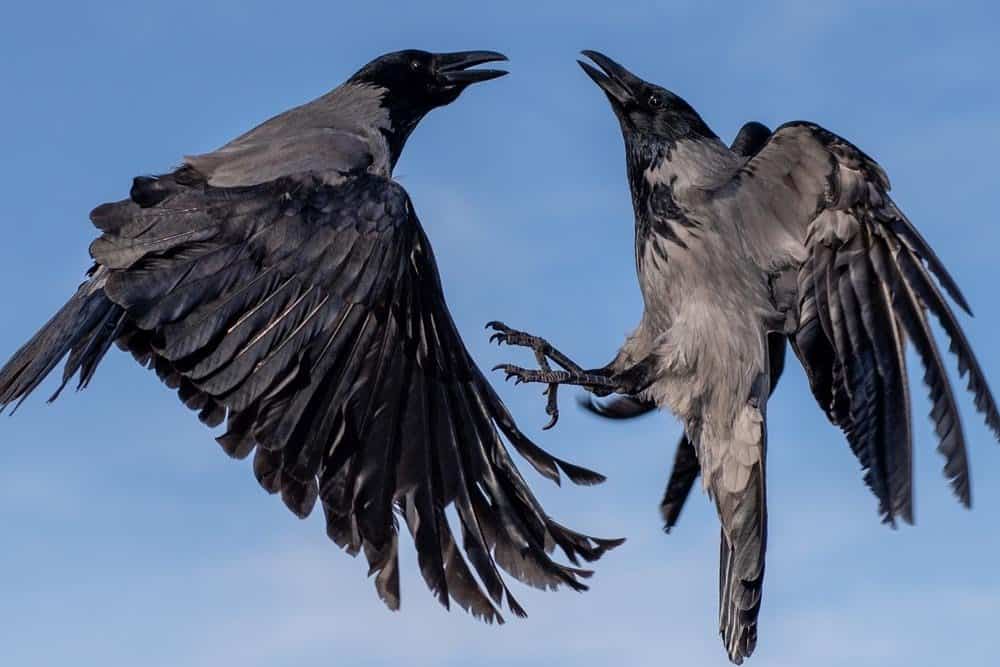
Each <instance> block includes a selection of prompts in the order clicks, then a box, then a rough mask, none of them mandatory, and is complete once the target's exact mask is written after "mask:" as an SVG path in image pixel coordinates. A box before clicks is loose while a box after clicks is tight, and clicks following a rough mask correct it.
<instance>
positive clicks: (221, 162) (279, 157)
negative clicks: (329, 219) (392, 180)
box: [184, 128, 374, 188]
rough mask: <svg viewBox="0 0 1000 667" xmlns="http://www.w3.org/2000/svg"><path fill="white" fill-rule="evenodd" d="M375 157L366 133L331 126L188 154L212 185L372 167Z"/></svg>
mask: <svg viewBox="0 0 1000 667" xmlns="http://www.w3.org/2000/svg"><path fill="white" fill-rule="evenodd" d="M373 160H374V158H373V152H372V148H371V146H370V144H369V142H368V141H367V140H366V138H364V137H363V136H361V135H359V134H357V133H354V132H347V131H343V130H333V129H326V128H318V129H313V130H306V131H304V132H301V133H299V134H295V135H292V136H283V137H281V136H279V137H276V138H265V139H254V138H248V140H245V141H237V142H233V143H231V144H228V145H226V146H223V147H222V148H220V149H219V150H217V151H213V152H211V153H202V154H201V155H189V156H186V157H185V158H184V161H185V162H186V163H187V164H189V165H190V166H192V167H194V168H195V169H197V170H198V171H199V172H200V173H202V174H204V175H205V178H206V180H207V181H208V183H209V185H212V186H214V187H220V188H230V187H242V186H251V185H259V184H261V183H266V182H268V181H273V180H276V179H278V178H283V177H285V176H291V175H293V174H303V173H314V174H330V175H338V174H346V173H348V172H351V171H356V170H364V169H367V168H368V167H369V166H370V165H371V164H372V162H373ZM326 180H328V181H329V180H331V179H329V178H328V179H326Z"/></svg>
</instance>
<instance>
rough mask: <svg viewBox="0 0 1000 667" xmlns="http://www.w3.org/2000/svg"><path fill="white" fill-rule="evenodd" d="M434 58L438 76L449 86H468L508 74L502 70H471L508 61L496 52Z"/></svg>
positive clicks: (460, 53) (464, 53) (441, 54)
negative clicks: (487, 64)
mask: <svg viewBox="0 0 1000 667" xmlns="http://www.w3.org/2000/svg"><path fill="white" fill-rule="evenodd" d="M434 58H435V64H436V66H437V73H438V75H439V76H440V77H441V79H442V80H443V81H444V82H445V83H446V84H448V85H460V86H468V85H469V84H473V83H479V82H480V81H489V80H490V79H496V78H499V77H501V76H503V75H504V74H507V72H506V70H502V69H472V70H470V69H469V68H470V67H475V66H476V65H482V64H483V63H492V62H500V61H505V60H507V56H505V55H504V54H502V53H497V52H496V51H456V52H455V53H439V54H437V55H435V56H434Z"/></svg>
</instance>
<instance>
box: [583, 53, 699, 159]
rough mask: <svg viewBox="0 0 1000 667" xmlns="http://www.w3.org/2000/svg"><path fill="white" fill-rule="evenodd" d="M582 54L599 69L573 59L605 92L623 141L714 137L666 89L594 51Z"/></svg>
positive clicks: (696, 115)
mask: <svg viewBox="0 0 1000 667" xmlns="http://www.w3.org/2000/svg"><path fill="white" fill-rule="evenodd" d="M583 55H585V56H587V57H588V58H590V59H591V60H593V61H594V62H595V63H596V64H597V65H598V66H599V67H600V68H601V69H600V70H598V69H597V68H596V67H594V66H592V65H590V64H589V63H585V62H583V61H577V62H579V63H580V67H582V68H583V71H584V72H586V73H587V75H588V76H589V77H590V78H591V79H593V80H594V83H596V84H597V85H598V86H600V88H601V90H603V91H604V94H605V95H607V97H608V100H609V101H610V102H611V108H612V109H614V112H615V115H616V116H618V120H619V122H620V123H621V126H622V132H623V133H624V134H625V139H626V141H628V140H629V139H630V138H633V137H635V136H636V135H644V136H645V137H647V138H648V139H654V140H655V139H659V140H661V141H667V142H675V141H677V140H679V139H685V138H691V139H696V138H699V137H704V138H710V139H716V138H717V137H716V135H715V133H713V132H712V130H710V129H709V127H708V126H707V125H706V124H705V121H703V120H702V119H701V116H699V115H698V113H697V112H696V111H695V110H694V109H692V108H691V105H690V104H688V103H687V102H685V101H684V100H683V99H681V98H680V97H678V96H677V95H675V94H674V93H672V92H670V91H669V90H667V89H666V88H663V87H661V86H657V85H655V84H652V83H649V82H648V81H643V80H642V79H640V78H639V77H637V76H636V75H634V74H632V73H631V72H629V71H628V70H627V69H625V68H624V67H622V66H621V65H619V64H618V63H616V62H615V61H614V60H612V59H611V58H608V57H607V56H605V55H603V54H601V53H598V52H597V51H583ZM601 70H603V71H601Z"/></svg>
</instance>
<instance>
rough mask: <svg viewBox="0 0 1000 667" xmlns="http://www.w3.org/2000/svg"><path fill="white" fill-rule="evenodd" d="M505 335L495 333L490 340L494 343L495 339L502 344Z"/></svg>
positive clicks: (498, 343)
mask: <svg viewBox="0 0 1000 667" xmlns="http://www.w3.org/2000/svg"><path fill="white" fill-rule="evenodd" d="M503 336H504V335H503V334H502V333H495V334H493V335H492V336H490V342H491V343H492V342H494V341H495V342H496V344H497V345H501V344H502V341H501V340H500V339H501V338H503Z"/></svg>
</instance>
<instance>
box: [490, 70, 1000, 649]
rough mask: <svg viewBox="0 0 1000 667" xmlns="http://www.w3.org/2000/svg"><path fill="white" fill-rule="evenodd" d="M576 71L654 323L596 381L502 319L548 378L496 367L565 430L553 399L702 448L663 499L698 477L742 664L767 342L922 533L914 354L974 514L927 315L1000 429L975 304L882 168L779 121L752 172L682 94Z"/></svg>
mask: <svg viewBox="0 0 1000 667" xmlns="http://www.w3.org/2000/svg"><path fill="white" fill-rule="evenodd" d="M584 55H586V56H587V57H589V58H590V59H591V60H592V61H593V62H594V63H595V64H596V65H597V67H594V66H592V65H590V64H587V63H583V62H581V63H580V64H581V66H582V67H583V69H584V71H585V72H586V73H587V74H588V75H589V76H590V78H591V79H593V80H594V82H595V83H597V85H598V86H599V87H600V88H601V90H602V91H604V93H605V95H606V96H607V98H608V100H609V101H610V102H611V107H612V109H613V110H614V113H615V115H616V116H617V118H618V121H619V123H620V125H621V130H622V135H623V137H624V140H625V155H626V164H627V174H628V182H629V188H630V190H631V193H632V201H633V205H634V208H635V223H636V226H635V261H636V267H637V273H638V278H639V287H640V290H641V292H642V296H643V301H644V306H645V307H644V311H643V315H642V319H641V321H640V324H639V326H638V328H637V329H636V330H635V332H634V333H632V334H631V335H630V336H629V337H628V339H627V340H626V341H625V344H624V346H623V347H622V348H621V350H620V351H619V352H618V354H617V356H616V357H615V358H614V360H613V361H612V362H611V363H610V364H608V365H607V366H604V367H603V368H598V369H593V370H583V369H582V368H581V367H580V366H578V365H577V364H575V363H574V362H573V361H572V360H571V359H569V358H568V357H566V355H564V354H562V353H560V352H559V351H558V350H556V349H555V348H553V347H552V346H551V345H549V344H548V343H547V342H546V341H545V340H543V339H541V338H537V337H535V336H531V335H529V334H525V333H523V332H520V331H515V330H513V329H510V328H508V327H506V326H504V325H502V324H500V323H493V327H494V329H496V332H497V333H496V334H495V335H496V336H498V337H499V340H500V342H507V343H511V344H515V345H524V346H529V347H532V348H533V349H534V350H535V354H536V359H538V360H539V364H540V366H541V368H540V369H539V370H526V369H523V368H520V367H517V366H513V365H509V364H504V365H502V366H501V367H500V368H502V369H503V370H504V371H505V372H506V373H507V376H508V377H515V378H516V379H517V380H518V381H519V382H541V383H545V384H548V385H549V388H548V390H547V391H548V397H549V402H548V405H547V408H546V409H547V411H548V412H549V414H550V415H552V416H553V417H555V416H557V415H558V410H557V406H556V399H555V396H556V388H557V387H558V386H559V385H560V384H574V385H580V386H583V387H586V388H588V389H590V390H591V391H593V392H594V393H596V394H597V395H599V396H601V395H607V394H609V393H612V392H614V393H619V394H625V395H629V396H634V397H638V399H639V400H642V401H646V402H651V403H654V404H655V405H657V406H662V407H666V408H669V409H670V410H671V411H672V412H673V413H674V414H675V415H677V416H678V418H679V419H680V420H681V421H682V423H683V425H684V430H685V434H686V437H687V439H688V441H689V442H690V443H691V448H690V449H685V448H684V447H682V448H681V450H680V451H679V454H678V464H677V471H678V474H677V481H679V482H680V483H681V484H679V485H678V487H677V488H676V489H674V490H673V493H672V490H671V489H670V488H668V491H667V496H668V497H667V498H666V499H665V500H667V501H673V502H675V503H676V501H677V500H678V499H679V500H680V502H683V497H684V496H685V495H686V490H685V489H684V484H685V483H687V484H688V488H690V485H689V482H690V481H693V479H694V475H696V474H698V472H700V474H701V476H702V479H703V483H704V485H705V488H706V489H707V491H708V493H709V495H710V496H711V498H712V499H713V500H714V502H715V505H716V508H717V510H718V515H719V519H720V522H721V524H722V531H721V552H720V581H719V621H720V622H719V628H720V633H721V635H722V639H723V642H724V644H725V648H726V651H727V652H728V654H729V658H730V659H731V660H732V661H733V662H734V663H737V664H739V663H741V662H742V661H743V659H744V658H746V657H747V656H749V655H750V654H751V653H752V652H753V649H754V646H755V645H756V642H757V616H758V613H759V610H760V602H761V592H762V584H763V579H764V554H765V549H766V543H767V506H766V503H765V488H766V486H765V460H766V458H765V453H766V428H765V424H766V422H765V417H766V414H767V411H766V408H767V399H768V396H769V394H770V392H771V389H772V387H773V385H774V383H775V381H776V375H777V372H780V366H777V367H776V366H775V364H774V356H775V354H780V353H781V352H778V351H777V350H776V349H775V348H776V347H777V348H778V349H780V350H782V351H783V349H784V344H783V343H781V344H780V345H778V346H775V345H774V344H773V343H772V342H771V341H772V340H773V338H774V337H775V336H778V340H779V342H781V337H785V338H787V340H788V341H789V343H790V344H791V347H792V349H793V351H794V352H795V355H796V357H798V359H799V361H800V362H801V363H802V365H803V367H804V368H805V371H806V375H807V376H808V378H809V382H810V385H811V388H812V391H813V394H814V395H815V398H816V400H817V402H818V403H819V406H820V408H821V409H822V410H823V411H824V412H825V413H826V415H827V417H828V418H829V419H830V421H831V422H833V423H834V424H835V425H837V426H839V427H840V428H841V429H842V430H843V432H844V434H845V435H846V436H847V440H848V442H849V443H850V446H851V449H852V450H853V451H854V453H855V455H856V456H857V457H858V459H859V461H860V462H861V465H862V467H863V469H864V477H865V481H866V483H867V484H868V486H869V487H870V488H871V489H872V491H873V492H874V493H875V496H876V497H877V499H878V502H879V511H880V513H881V516H882V518H883V520H884V521H885V522H887V523H889V524H893V525H895V522H896V521H897V519H901V520H902V521H905V522H907V523H912V521H913V501H912V497H913V496H912V451H911V419H910V401H909V388H908V386H907V376H906V366H905V349H906V343H907V341H909V342H910V343H911V344H912V345H913V348H914V349H915V350H916V352H917V354H918V355H919V358H920V360H921V362H922V364H923V367H924V379H925V381H926V383H927V386H928V389H929V393H930V398H931V402H932V405H933V407H932V410H931V418H932V420H933V421H934V426H935V429H936V432H937V436H938V441H939V442H938V451H939V452H940V453H941V454H942V455H943V456H944V458H945V465H944V473H945V476H946V477H947V479H948V481H949V482H950V483H951V486H952V489H953V490H954V492H955V494H956V496H957V497H958V499H959V500H960V501H961V502H962V503H963V504H964V505H966V506H968V505H969V504H970V502H971V498H970V491H969V470H968V459H967V457H966V447H965V438H964V436H963V433H962V426H961V421H960V419H959V412H958V407H957V405H956V397H955V392H954V391H953V389H952V386H951V384H950V382H949V380H948V376H947V373H946V371H945V366H944V362H943V355H942V354H941V351H940V348H939V347H938V343H937V342H936V340H935V336H934V334H933V332H932V330H931V326H930V322H929V315H933V316H935V317H936V318H937V319H938V320H939V322H940V324H941V327H942V328H943V330H944V331H945V333H946V334H947V335H948V337H949V338H950V339H951V351H952V352H954V354H955V355H956V356H957V357H958V366H959V373H960V374H961V375H963V376H965V375H968V386H969V390H970V392H971V393H972V395H973V397H974V403H975V406H976V408H977V409H978V410H979V412H981V413H982V414H983V415H984V416H985V420H986V423H987V425H988V426H989V428H990V429H991V430H992V431H993V433H994V434H995V435H997V436H998V437H1000V413H998V411H997V406H996V403H995V401H994V400H993V396H992V394H991V393H990V390H989V387H988V386H987V383H986V379H985V376H984V374H983V371H982V368H981V367H980V365H979V362H978V361H977V360H976V357H975V355H974V354H973V352H972V349H971V347H970V345H969V342H968V340H967V339H966V337H965V334H964V333H963V332H962V329H961V326H960V325H959V322H958V320H957V318H956V316H955V314H954V312H953V311H952V308H951V306H950V305H949V302H948V299H949V298H950V300H951V301H952V302H953V303H955V304H957V305H958V306H959V307H960V308H961V309H963V310H965V311H966V312H968V311H969V308H968V305H967V303H966V301H965V298H964V297H963V296H962V294H961V292H960V291H959V289H958V287H957V285H956V284H955V281H954V280H953V279H952V278H951V276H950V275H949V274H948V272H947V270H946V269H945V267H944V265H943V264H942V263H941V261H940V260H939V259H938V257H937V255H936V254H935V253H934V251H933V250H932V249H931V248H930V246H929V245H928V244H927V242H926V241H925V240H924V239H923V237H922V236H921V235H920V233H919V232H918V231H917V230H916V228H915V227H914V226H913V225H912V224H911V223H910V221H909V220H908V219H907V218H906V216H905V215H904V214H903V213H902V211H900V209H899V208H898V207H897V206H896V204H895V203H894V202H893V201H892V199H891V198H890V197H889V180H888V178H887V177H886V175H885V172H884V171H883V170H882V168H881V167H880V166H879V165H878V164H877V163H876V162H875V161H874V160H873V159H872V158H870V157H868V156H867V155H865V154H864V153H863V152H862V151H861V150H859V149H858V148H857V147H855V146H854V145H853V144H851V143H849V142H848V141H846V140H845V139H843V138H841V137H838V136H837V135H835V134H833V133H832V132H829V131H827V130H825V129H823V128H822V127H819V126H818V125H815V124H813V123H808V122H793V123H788V124H785V125H782V126H781V127H779V128H778V129H777V130H775V131H774V133H773V134H770V135H769V136H767V137H765V140H764V141H763V145H762V146H760V147H759V150H757V151H750V152H751V153H753V154H752V155H751V156H749V157H748V156H747V155H745V154H741V151H739V150H733V149H730V148H728V147H727V146H726V145H725V144H723V143H722V142H721V141H720V140H719V138H718V137H717V136H716V135H715V133H714V132H712V130H711V129H709V127H708V125H706V124H705V121H704V120H702V118H701V116H699V115H698V114H697V113H696V112H695V110H694V109H693V108H692V107H691V106H690V105H689V104H688V103H687V102H685V101H684V100H683V99H681V98H680V97H678V96H677V95H675V94H674V93H672V92H670V91H668V90H666V89H664V88H662V87H660V86H657V85H654V84H651V83H648V82H646V81H643V80H642V79H640V78H639V77H637V76H635V75H634V74H632V73H631V72H629V71H628V70H626V69H625V68H624V67H622V66H621V65H619V64H618V63H616V62H614V61H613V60H611V59H610V58H608V57H607V56H604V55H601V54H600V53H596V52H593V51H585V52H584ZM755 132H756V133H757V134H758V136H764V135H763V133H761V132H757V131H755ZM748 142H749V143H752V142H753V137H748ZM737 148H739V147H737ZM942 290H943V292H942ZM945 294H947V297H946V296H945ZM549 360H551V361H553V362H555V363H556V364H558V365H560V366H561V367H562V368H563V369H564V370H553V369H552V368H550V366H549V364H548V362H549ZM673 507H674V506H673V505H670V504H669V503H668V508H667V509H668V510H671V511H672V509H671V508H673ZM676 509H677V510H678V511H679V506H677V507H676ZM673 519H674V520H675V519H676V516H674V517H673ZM667 520H668V525H669V524H670V522H671V518H670V516H668V517H667Z"/></svg>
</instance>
